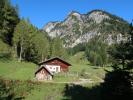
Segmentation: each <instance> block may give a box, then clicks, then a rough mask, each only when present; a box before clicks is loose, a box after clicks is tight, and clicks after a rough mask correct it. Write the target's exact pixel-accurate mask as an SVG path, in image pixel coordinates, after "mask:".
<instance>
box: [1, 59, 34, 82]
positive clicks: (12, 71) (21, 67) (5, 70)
mask: <svg viewBox="0 0 133 100" xmlns="http://www.w3.org/2000/svg"><path fill="white" fill-rule="evenodd" d="M35 70H36V65H35V64H33V63H27V62H18V61H14V60H13V61H0V76H1V77H3V78H7V79H15V80H33V79H34V72H35Z"/></svg>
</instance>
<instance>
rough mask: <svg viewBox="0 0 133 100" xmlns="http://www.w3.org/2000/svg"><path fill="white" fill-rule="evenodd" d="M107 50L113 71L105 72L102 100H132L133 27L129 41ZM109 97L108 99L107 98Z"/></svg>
mask: <svg viewBox="0 0 133 100" xmlns="http://www.w3.org/2000/svg"><path fill="white" fill-rule="evenodd" d="M114 47H115V48H113V49H111V50H109V53H110V56H111V57H112V59H113V65H112V67H113V71H112V72H107V74H106V76H105V79H104V83H103V84H102V86H103V88H102V92H103V93H102V94H103V100H107V99H108V100H132V98H133V84H132V83H133V72H132V69H133V27H132V25H131V26H130V31H129V39H128V40H127V41H123V42H122V43H120V44H116V45H115V46H114ZM108 97H110V98H108Z"/></svg>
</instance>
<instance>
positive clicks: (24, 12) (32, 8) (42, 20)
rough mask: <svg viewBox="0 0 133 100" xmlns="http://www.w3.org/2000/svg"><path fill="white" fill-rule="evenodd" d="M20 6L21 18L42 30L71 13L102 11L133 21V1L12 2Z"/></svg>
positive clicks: (54, 0) (68, 0)
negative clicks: (28, 20)
mask: <svg viewBox="0 0 133 100" xmlns="http://www.w3.org/2000/svg"><path fill="white" fill-rule="evenodd" d="M11 3H12V4H13V5H16V4H17V5H18V6H19V14H20V16H21V17H24V18H29V19H30V21H31V23H32V24H34V25H35V26H37V27H38V28H42V27H43V26H44V25H45V24H46V23H48V22H50V21H62V20H64V19H65V18H66V16H67V15H68V13H69V12H71V11H78V12H79V13H81V14H84V13H87V12H89V11H91V10H95V9H101V10H105V11H108V12H110V13H112V14H115V15H117V16H120V17H122V18H124V19H125V20H127V21H129V22H131V20H132V19H133V0H11Z"/></svg>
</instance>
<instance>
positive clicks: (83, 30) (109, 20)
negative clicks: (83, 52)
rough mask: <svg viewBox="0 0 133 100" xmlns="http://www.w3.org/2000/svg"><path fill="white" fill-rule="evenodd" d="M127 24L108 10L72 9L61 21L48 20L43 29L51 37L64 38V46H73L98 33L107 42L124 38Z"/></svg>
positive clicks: (110, 42) (86, 40)
mask: <svg viewBox="0 0 133 100" xmlns="http://www.w3.org/2000/svg"><path fill="white" fill-rule="evenodd" d="M128 28H129V24H128V23H127V22H126V21H125V20H123V19H121V18H119V17H117V16H114V15H112V14H110V13H108V12H105V11H101V10H94V11H91V12H89V13H87V14H80V13H78V12H75V11H72V12H71V13H70V14H69V15H68V16H67V18H66V19H65V20H64V21H62V22H50V23H48V24H47V25H46V26H45V27H44V28H43V30H44V31H46V32H47V33H48V35H49V36H50V37H52V38H54V37H56V36H58V37H60V38H61V39H63V40H64V46H65V47H74V46H76V45H77V44H79V43H84V42H88V41H89V40H90V39H91V38H92V37H94V36H96V35H98V36H100V37H101V38H102V39H103V41H105V42H107V43H108V44H112V43H114V42H119V41H121V40H125V38H123V35H125V33H127V32H128Z"/></svg>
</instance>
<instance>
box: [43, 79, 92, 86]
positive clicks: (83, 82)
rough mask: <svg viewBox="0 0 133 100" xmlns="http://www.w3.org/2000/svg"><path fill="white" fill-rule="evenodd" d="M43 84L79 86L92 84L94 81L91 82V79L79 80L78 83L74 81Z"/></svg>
mask: <svg viewBox="0 0 133 100" xmlns="http://www.w3.org/2000/svg"><path fill="white" fill-rule="evenodd" d="M43 82H44V81H43ZM45 83H53V84H76V85H81V84H87V83H94V81H92V80H91V79H79V80H78V81H74V82H54V81H45Z"/></svg>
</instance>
